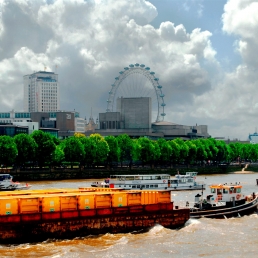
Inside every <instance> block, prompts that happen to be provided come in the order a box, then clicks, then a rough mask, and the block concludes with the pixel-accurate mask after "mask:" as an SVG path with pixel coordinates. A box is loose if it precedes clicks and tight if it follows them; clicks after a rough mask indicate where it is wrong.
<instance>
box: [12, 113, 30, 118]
mask: <svg viewBox="0 0 258 258" xmlns="http://www.w3.org/2000/svg"><path fill="white" fill-rule="evenodd" d="M15 118H30V113H15Z"/></svg>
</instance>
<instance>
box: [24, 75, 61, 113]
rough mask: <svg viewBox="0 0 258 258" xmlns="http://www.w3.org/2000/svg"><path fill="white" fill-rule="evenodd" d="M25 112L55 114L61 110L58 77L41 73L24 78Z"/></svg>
mask: <svg viewBox="0 0 258 258" xmlns="http://www.w3.org/2000/svg"><path fill="white" fill-rule="evenodd" d="M23 85H24V98H23V103H24V111H25V112H55V111H57V110H59V109H60V97H59V82H58V75H57V74H55V73H53V72H45V71H39V72H35V73H33V74H29V75H25V76H23Z"/></svg>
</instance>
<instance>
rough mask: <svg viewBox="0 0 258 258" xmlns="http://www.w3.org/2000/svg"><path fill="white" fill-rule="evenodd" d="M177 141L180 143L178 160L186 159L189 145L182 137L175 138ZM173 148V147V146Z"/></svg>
mask: <svg viewBox="0 0 258 258" xmlns="http://www.w3.org/2000/svg"><path fill="white" fill-rule="evenodd" d="M173 141H175V143H177V144H178V146H179V156H178V161H184V160H185V159H186V158H187V156H188V152H189V147H188V146H187V145H186V144H185V142H184V141H183V140H182V139H180V138H177V139H175V140H173ZM172 149H173V148H172Z"/></svg>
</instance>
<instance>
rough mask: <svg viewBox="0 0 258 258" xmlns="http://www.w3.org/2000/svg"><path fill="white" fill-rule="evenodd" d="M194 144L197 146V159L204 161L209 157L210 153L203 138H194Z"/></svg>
mask: <svg viewBox="0 0 258 258" xmlns="http://www.w3.org/2000/svg"><path fill="white" fill-rule="evenodd" d="M194 144H195V146H196V160H197V161H200V162H202V161H204V160H206V159H207V157H208V155H207V152H206V150H205V145H204V144H203V143H202V141H201V140H199V139H198V140H194Z"/></svg>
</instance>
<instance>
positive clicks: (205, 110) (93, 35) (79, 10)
mask: <svg viewBox="0 0 258 258" xmlns="http://www.w3.org/2000/svg"><path fill="white" fill-rule="evenodd" d="M257 14H258V2H257V0H149V1H144V0H130V1H129V0H95V1H93V0H84V1H83V0H69V1H68V0H67V1H65V0H57V1H55V0H45V1H44V0H31V1H30V0H16V1H15V0H0V112H6V111H10V110H12V109H15V110H16V111H23V75H25V74H30V73H32V72H33V71H39V70H44V67H46V69H47V71H56V72H57V73H58V74H59V81H60V92H61V101H60V105H61V109H63V110H74V109H75V110H77V111H79V112H80V114H81V116H82V117H84V116H86V117H87V118H88V117H89V115H90V110H91V108H92V110H93V116H94V117H95V118H96V117H97V115H98V113H99V112H105V109H106V100H107V97H108V92H109V90H110V88H111V84H112V83H114V81H115V77H116V76H118V75H119V71H121V70H123V68H124V67H126V66H128V65H129V64H135V63H140V64H145V65H146V66H149V67H150V68H151V70H152V71H155V73H156V75H157V76H158V77H159V80H160V84H161V85H162V86H163V92H164V94H165V98H164V100H165V102H166V109H165V113H166V114H167V115H166V118H165V120H166V121H169V122H173V123H177V124H185V125H195V124H196V123H197V124H198V125H201V124H206V125H208V131H209V133H210V134H211V136H212V137H225V138H228V137H229V138H230V139H233V138H238V139H240V140H246V139H247V138H248V134H249V133H254V132H255V131H256V128H257V127H258V119H257V117H258V116H257V115H258V90H257V88H258V72H257V68H258V56H257V53H258V37H257V35H258V15H257Z"/></svg>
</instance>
